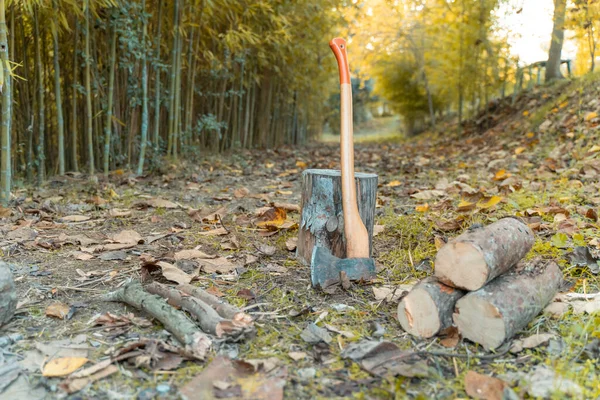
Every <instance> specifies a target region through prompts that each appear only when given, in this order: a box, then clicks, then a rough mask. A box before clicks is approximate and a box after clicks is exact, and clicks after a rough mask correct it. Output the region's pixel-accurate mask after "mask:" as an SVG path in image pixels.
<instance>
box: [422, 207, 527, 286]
mask: <svg viewBox="0 0 600 400" xmlns="http://www.w3.org/2000/svg"><path fill="white" fill-rule="evenodd" d="M534 240H535V238H534V235H533V232H532V231H531V229H529V227H528V226H527V225H526V224H524V223H523V222H521V221H520V220H518V219H516V218H503V219H501V220H500V221H497V222H494V223H493V224H491V225H488V226H486V227H482V228H476V229H469V230H468V231H467V232H465V233H463V234H462V235H460V236H458V237H456V238H454V239H452V240H451V241H450V242H448V243H447V244H446V245H444V246H443V247H442V248H441V249H440V250H439V251H438V253H437V256H436V258H435V270H434V276H435V277H436V278H438V279H439V280H440V281H441V282H444V283H445V284H446V285H449V286H453V287H457V288H460V289H466V290H469V291H473V290H477V289H479V288H481V287H483V286H484V285H485V284H486V283H488V282H490V281H491V280H492V279H494V278H495V277H497V276H500V275H502V274H503V273H505V272H507V271H508V270H510V269H511V268H513V267H514V266H515V265H516V264H517V262H519V260H520V259H522V258H523V257H524V256H525V255H526V254H527V252H528V251H529V250H530V249H531V247H532V246H533V242H534Z"/></svg>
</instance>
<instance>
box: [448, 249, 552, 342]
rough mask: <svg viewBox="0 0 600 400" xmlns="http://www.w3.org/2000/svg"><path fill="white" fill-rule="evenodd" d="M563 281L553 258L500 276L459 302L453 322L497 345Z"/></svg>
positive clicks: (470, 335)
mask: <svg viewBox="0 0 600 400" xmlns="http://www.w3.org/2000/svg"><path fill="white" fill-rule="evenodd" d="M534 264H535V263H534ZM562 283H563V274H562V272H561V270H560V268H559V267H558V265H557V264H556V263H555V262H554V261H541V262H539V263H537V265H533V266H532V267H525V268H523V270H521V271H515V272H511V273H509V274H506V275H502V276H499V277H498V278H496V279H494V280H493V281H492V282H490V283H488V284H487V285H486V286H484V287H482V288H481V289H479V290H477V291H475V292H471V293H468V294H467V295H466V296H464V297H462V298H461V299H459V300H458V301H457V302H456V307H455V312H454V314H453V316H452V317H453V319H454V323H455V324H456V327H457V328H458V330H459V332H460V333H461V335H462V336H463V337H464V338H467V339H469V340H471V341H472V342H475V343H479V344H481V345H482V346H483V347H484V348H485V349H486V350H489V349H495V348H497V347H498V346H500V345H501V344H502V343H503V342H504V341H505V340H507V339H510V338H511V337H512V336H513V335H514V334H515V333H517V332H518V331H519V330H521V329H522V328H524V327H525V326H527V324H529V322H531V320H532V319H533V318H535V317H536V315H538V314H539V313H540V312H541V311H542V310H543V309H544V307H546V305H548V303H550V301H551V300H552V298H553V297H554V295H555V294H556V292H558V289H559V288H560V286H561V285H562Z"/></svg>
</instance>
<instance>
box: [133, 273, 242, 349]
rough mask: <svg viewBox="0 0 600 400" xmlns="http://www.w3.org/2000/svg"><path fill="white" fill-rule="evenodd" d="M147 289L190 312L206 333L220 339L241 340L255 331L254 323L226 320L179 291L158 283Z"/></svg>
mask: <svg viewBox="0 0 600 400" xmlns="http://www.w3.org/2000/svg"><path fill="white" fill-rule="evenodd" d="M145 289H146V290H147V291H148V292H150V293H152V294H157V295H159V296H161V297H163V298H165V299H167V302H168V303H169V304H170V305H172V306H174V307H177V308H182V309H184V310H185V311H187V312H189V313H190V314H191V315H192V316H193V317H194V318H195V319H196V320H197V321H198V323H199V325H200V328H202V330H203V331H204V332H207V333H211V334H213V335H216V336H217V337H218V338H222V337H226V338H229V339H240V338H242V337H244V336H245V334H247V333H249V332H251V331H252V330H253V324H252V323H250V324H248V323H246V322H245V321H236V320H229V319H225V318H223V317H221V316H220V315H219V314H218V313H217V311H216V310H215V309H214V308H212V307H211V306H210V305H208V304H206V303H205V302H203V301H202V300H200V299H198V298H196V297H192V296H190V295H188V294H186V293H184V292H182V291H181V290H179V289H175V288H172V287H169V286H167V285H163V284H161V283H158V282H153V283H151V284H149V285H147V286H146V287H145Z"/></svg>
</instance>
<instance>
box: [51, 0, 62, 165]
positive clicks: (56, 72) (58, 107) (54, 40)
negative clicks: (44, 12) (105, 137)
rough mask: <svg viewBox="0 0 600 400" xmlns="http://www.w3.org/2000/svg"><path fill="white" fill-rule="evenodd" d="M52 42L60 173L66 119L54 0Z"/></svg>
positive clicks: (56, 8)
mask: <svg viewBox="0 0 600 400" xmlns="http://www.w3.org/2000/svg"><path fill="white" fill-rule="evenodd" d="M52 8H53V13H52V18H53V19H54V24H53V25H54V26H53V27H52V43H53V46H54V96H55V97H56V99H55V100H56V121H57V124H58V174H59V175H64V174H65V121H64V118H63V104H62V93H61V88H60V62H59V60H58V57H59V53H58V3H57V0H53V1H52Z"/></svg>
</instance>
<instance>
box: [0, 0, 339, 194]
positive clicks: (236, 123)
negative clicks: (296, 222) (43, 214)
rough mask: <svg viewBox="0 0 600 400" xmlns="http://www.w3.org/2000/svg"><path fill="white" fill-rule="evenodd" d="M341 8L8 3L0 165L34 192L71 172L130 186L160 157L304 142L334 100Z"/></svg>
mask: <svg viewBox="0 0 600 400" xmlns="http://www.w3.org/2000/svg"><path fill="white" fill-rule="evenodd" d="M341 3H343V2H342V1H338V0H325V1H322V0H293V1H292V0H286V1H277V2H274V1H267V0H173V1H167V0H84V1H76V0H34V1H29V0H28V1H24V0H23V1H21V0H16V1H12V2H11V1H9V2H8V9H7V12H8V20H9V21H11V22H10V26H7V24H6V23H4V24H3V21H2V20H1V19H0V46H4V47H3V49H5V50H6V52H4V51H3V52H0V53H1V54H0V55H2V57H5V58H2V60H3V61H2V65H3V67H5V68H6V67H8V63H7V62H5V61H4V60H8V58H9V57H8V56H9V54H8V48H9V46H8V44H9V43H8V41H7V39H4V40H3V36H2V35H3V32H10V35H9V36H8V37H10V40H11V44H14V49H11V52H13V53H11V54H13V57H12V58H13V61H14V64H13V65H14V71H13V73H14V74H15V78H16V79H14V85H13V86H14V96H13V101H14V102H11V101H10V79H9V75H10V74H7V73H5V74H4V76H5V78H4V87H3V89H4V90H3V96H4V98H5V99H6V98H8V99H9V100H7V101H4V102H3V104H6V105H7V107H8V108H6V110H5V111H6V113H5V114H3V118H2V121H3V129H4V131H9V132H12V136H13V141H12V144H11V143H10V142H3V146H4V147H3V149H4V150H5V154H6V155H3V156H2V161H3V162H4V163H5V164H8V165H10V166H11V167H12V170H13V171H14V173H15V175H16V176H17V177H19V179H20V178H21V177H23V178H25V179H26V180H29V181H39V182H40V183H41V182H43V181H44V180H45V179H46V175H47V174H48V175H53V174H64V173H65V171H77V170H79V169H80V168H84V169H85V171H86V172H88V173H90V174H93V173H94V172H95V171H97V170H102V171H103V172H104V173H105V174H107V173H109V171H110V170H113V169H117V168H123V169H126V168H130V169H133V170H137V172H138V173H140V174H141V173H142V172H143V168H144V166H145V165H146V166H148V165H150V166H154V165H156V163H157V161H158V160H159V158H160V157H163V156H165V155H166V156H170V157H172V158H173V159H176V158H178V157H180V156H181V155H182V154H184V155H186V156H190V155H193V154H195V153H198V152H202V151H211V152H219V151H224V150H228V149H232V148H251V147H259V146H260V147H272V146H275V145H280V144H286V143H288V144H295V143H301V142H304V141H306V140H307V139H308V138H309V137H311V136H313V135H315V134H317V133H319V132H320V130H321V129H322V126H323V124H322V120H323V109H322V104H323V102H324V101H325V100H326V99H327V97H328V95H329V93H330V91H331V90H335V89H336V85H335V74H334V73H333V71H334V70H335V62H333V61H332V60H331V59H330V57H329V56H330V54H329V49H328V47H327V42H328V40H329V39H330V38H331V37H332V36H333V35H334V34H335V33H336V29H338V27H339V26H340V22H341V16H340V15H339V13H336V12H334V11H333V10H334V9H335V8H336V7H337V6H340V5H341ZM7 96H8V97H7ZM12 104H18V107H16V109H15V112H14V114H13V119H12V122H13V123H12V126H11V125H9V122H10V118H9V117H8V115H9V114H10V113H11V110H10V106H11V105H12ZM4 122H6V124H4ZM6 138H7V139H8V138H9V136H8V135H7V136H6ZM5 144H6V145H5ZM9 149H10V150H12V154H13V156H14V157H13V159H12V160H11V159H10V158H9V157H8V154H9V153H10V152H9V151H8V150H9ZM146 158H148V160H146ZM5 170H6V171H9V170H10V169H8V170H7V169H6V168H5ZM46 171H47V173H46ZM6 181H10V175H3V180H2V182H3V183H4V182H6Z"/></svg>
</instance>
